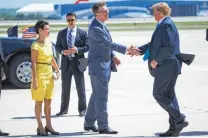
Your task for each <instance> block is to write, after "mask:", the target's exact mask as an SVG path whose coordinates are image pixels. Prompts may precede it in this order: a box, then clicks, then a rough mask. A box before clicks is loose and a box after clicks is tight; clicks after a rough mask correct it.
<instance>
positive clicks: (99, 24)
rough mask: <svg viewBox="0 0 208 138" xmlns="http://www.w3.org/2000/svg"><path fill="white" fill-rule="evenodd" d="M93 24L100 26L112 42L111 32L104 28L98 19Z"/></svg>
mask: <svg viewBox="0 0 208 138" xmlns="http://www.w3.org/2000/svg"><path fill="white" fill-rule="evenodd" d="M93 23H95V25H97V26H99V27H100V28H101V29H102V30H103V31H104V32H105V33H106V34H107V35H108V38H109V39H110V40H111V41H112V39H111V35H110V32H109V31H108V29H107V27H106V26H103V25H102V24H101V23H100V22H99V21H98V20H97V19H96V18H95V19H94V21H93Z"/></svg>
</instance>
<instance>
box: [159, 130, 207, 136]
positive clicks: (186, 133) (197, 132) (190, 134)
mask: <svg viewBox="0 0 208 138" xmlns="http://www.w3.org/2000/svg"><path fill="white" fill-rule="evenodd" d="M159 134H160V133H156V134H155V135H156V136H158V135H159ZM205 135H208V131H189V132H181V133H180V136H205Z"/></svg>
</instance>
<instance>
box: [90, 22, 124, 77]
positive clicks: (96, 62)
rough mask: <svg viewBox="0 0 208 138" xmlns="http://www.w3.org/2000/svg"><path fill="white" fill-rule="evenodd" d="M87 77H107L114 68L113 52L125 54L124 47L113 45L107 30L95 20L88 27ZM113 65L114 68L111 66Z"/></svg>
mask: <svg viewBox="0 0 208 138" xmlns="http://www.w3.org/2000/svg"><path fill="white" fill-rule="evenodd" d="M88 36H89V46H90V49H89V54H88V59H89V75H93V76H98V77H109V76H110V74H111V71H112V67H113V68H114V71H116V70H115V68H116V66H115V65H114V64H112V63H113V62H112V57H113V56H114V54H113V51H117V52H119V53H123V54H125V52H126V47H125V46H122V45H119V44H116V43H113V42H112V39H111V35H110V33H109V31H108V30H107V28H105V26H103V25H102V24H101V23H100V22H99V21H97V19H94V20H93V21H92V23H91V24H90V26H89V30H88ZM112 65H114V66H112Z"/></svg>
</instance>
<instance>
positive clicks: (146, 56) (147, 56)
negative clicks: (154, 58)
mask: <svg viewBox="0 0 208 138" xmlns="http://www.w3.org/2000/svg"><path fill="white" fill-rule="evenodd" d="M158 26H159V23H157V25H156V29H157V28H158ZM156 29H155V30H156ZM149 55H150V51H149V48H148V49H147V51H146V52H145V54H144V57H143V60H144V61H146V60H147V59H148V58H149Z"/></svg>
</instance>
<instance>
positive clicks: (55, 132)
mask: <svg viewBox="0 0 208 138" xmlns="http://www.w3.org/2000/svg"><path fill="white" fill-rule="evenodd" d="M45 131H46V134H48V132H50V133H51V135H59V132H57V131H51V130H50V129H48V128H47V127H45Z"/></svg>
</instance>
